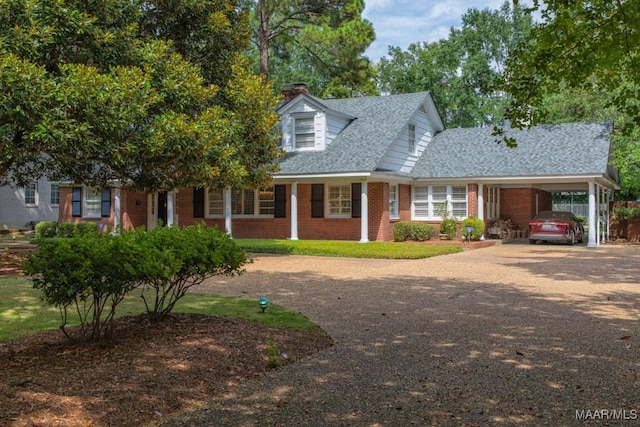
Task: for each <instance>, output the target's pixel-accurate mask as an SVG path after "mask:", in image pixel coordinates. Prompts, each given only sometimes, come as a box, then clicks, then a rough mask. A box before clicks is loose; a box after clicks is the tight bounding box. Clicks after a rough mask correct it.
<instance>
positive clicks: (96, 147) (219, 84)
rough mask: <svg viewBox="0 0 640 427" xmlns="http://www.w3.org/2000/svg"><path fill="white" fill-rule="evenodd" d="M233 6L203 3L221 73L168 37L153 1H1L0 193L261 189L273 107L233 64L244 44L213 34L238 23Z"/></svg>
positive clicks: (269, 154)
mask: <svg viewBox="0 0 640 427" xmlns="http://www.w3.org/2000/svg"><path fill="white" fill-rule="evenodd" d="M171 3H172V4H178V3H180V4H182V6H183V7H184V9H185V10H187V9H190V10H199V9H198V7H199V6H198V3H199V4H202V3H203V2H192V1H187V0H185V1H183V2H171ZM211 5H216V7H218V9H215V8H211ZM235 6H237V5H234V3H232V2H230V1H219V2H216V3H212V2H208V3H207V7H209V9H207V10H205V11H203V12H202V13H203V16H205V15H206V16H207V18H206V19H208V25H209V27H208V30H207V28H204V27H202V28H198V30H197V32H198V34H199V42H206V43H205V44H206V46H207V47H208V48H210V49H215V50H213V51H211V50H210V51H209V55H210V56H211V57H214V58H216V61H217V63H216V65H217V67H219V69H222V70H223V71H224V73H220V72H218V71H217V70H216V69H214V67H211V66H209V68H205V67H204V66H203V64H204V63H205V59H204V58H203V57H199V56H198V55H197V54H195V53H193V52H197V51H198V52H201V53H202V52H203V51H202V50H198V48H197V47H196V46H195V45H190V44H189V40H190V38H189V31H185V33H184V37H182V38H180V39H179V38H178V37H175V39H176V40H173V39H169V38H168V37H169V35H168V34H165V32H164V28H163V27H161V25H160V23H161V20H158V19H157V16H156V17H153V18H150V14H151V13H153V12H155V11H156V5H155V3H153V2H148V1H144V0H137V1H131V0H109V1H102V2H86V1H82V0H6V1H3V2H2V3H0V183H4V184H6V183H10V184H15V185H23V184H25V183H27V182H29V181H32V180H35V179H37V178H40V177H42V176H49V177H50V178H51V179H66V180H71V181H74V182H76V183H85V184H88V185H95V186H104V185H108V183H109V182H111V181H112V180H116V179H117V180H121V181H123V182H124V183H125V184H128V185H131V186H134V187H136V188H139V189H143V190H155V189H161V188H175V187H181V186H191V185H212V186H220V187H223V186H231V185H232V184H233V185H238V183H242V184H246V185H259V184H260V181H262V180H264V179H265V176H266V175H267V174H268V172H269V171H270V170H272V169H273V164H274V159H275V158H276V157H277V149H276V140H275V137H274V135H273V134H272V133H271V129H272V128H273V125H274V124H275V122H276V120H277V117H276V116H275V114H274V113H273V112H272V107H273V106H274V105H275V103H276V102H277V100H276V99H275V97H274V96H273V95H272V94H271V91H270V89H269V88H268V87H267V88H265V87H264V86H263V85H262V81H261V80H260V79H259V78H257V77H255V76H253V75H251V73H250V72H249V71H248V64H247V63H246V61H242V60H241V59H240V57H239V51H240V50H242V49H243V48H244V47H245V46H246V43H247V41H248V40H247V39H245V41H244V44H243V43H241V41H240V40H239V39H231V41H230V42H229V43H228V44H226V42H225V40H226V39H225V37H224V34H221V32H220V31H219V30H217V28H218V27H220V28H226V29H229V28H230V27H234V26H235V24H236V23H241V22H243V21H242V19H245V21H244V22H245V23H246V16H245V17H244V18H242V17H241V16H240V15H238V16H237V18H236V17H235V15H234V13H233V12H230V11H234V10H236V9H237V7H235ZM147 14H149V15H147ZM167 17H168V15H167ZM178 17H179V15H178V14H174V15H173V18H176V19H177V18H178ZM152 19H156V21H155V22H156V24H157V25H156V30H149V28H150V27H151V24H150V22H151V21H152ZM167 20H169V19H167ZM201 21H202V22H204V21H205V19H204V18H203V19H202V20H201ZM246 26H247V24H245V27H246ZM194 43H195V42H194ZM195 44H197V43H195ZM252 112H255V113H256V114H255V115H253V114H251V113H252ZM248 136H251V137H250V138H247V137H248Z"/></svg>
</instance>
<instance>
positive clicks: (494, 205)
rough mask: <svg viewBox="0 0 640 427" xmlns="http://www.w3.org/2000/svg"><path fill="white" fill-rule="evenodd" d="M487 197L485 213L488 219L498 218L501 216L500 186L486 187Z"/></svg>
mask: <svg viewBox="0 0 640 427" xmlns="http://www.w3.org/2000/svg"><path fill="white" fill-rule="evenodd" d="M486 188H487V198H486V201H485V210H484V211H485V214H486V215H487V219H488V220H494V219H498V218H499V217H500V188H499V187H486Z"/></svg>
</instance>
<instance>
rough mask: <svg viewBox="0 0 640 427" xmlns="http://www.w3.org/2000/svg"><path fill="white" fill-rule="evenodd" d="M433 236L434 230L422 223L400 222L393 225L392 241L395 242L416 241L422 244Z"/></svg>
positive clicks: (429, 225)
mask: <svg viewBox="0 0 640 427" xmlns="http://www.w3.org/2000/svg"><path fill="white" fill-rule="evenodd" d="M434 235H435V229H434V228H433V226H432V225H431V224H425V223H423V222H409V221H400V222H396V223H395V224H394V225H393V239H394V240H395V241H396V242H405V241H407V240H416V241H419V242H424V241H425V240H429V239H431V238H432V237H433V236H434Z"/></svg>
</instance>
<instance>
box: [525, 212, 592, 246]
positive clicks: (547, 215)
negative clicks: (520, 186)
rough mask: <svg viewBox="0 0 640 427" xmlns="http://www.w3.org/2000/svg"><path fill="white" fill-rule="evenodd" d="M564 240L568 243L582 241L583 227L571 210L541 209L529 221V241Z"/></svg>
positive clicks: (532, 242) (534, 242) (533, 243)
mask: <svg viewBox="0 0 640 427" xmlns="http://www.w3.org/2000/svg"><path fill="white" fill-rule="evenodd" d="M539 240H540V241H543V242H564V243H567V244H569V245H573V244H574V243H576V242H578V243H582V242H583V241H584V227H583V226H582V223H581V222H580V220H579V219H578V217H576V216H575V215H574V214H573V213H571V212H564V211H543V212H540V213H538V215H536V216H535V217H534V218H533V219H532V220H531V221H530V222H529V243H531V244H532V245H535V244H536V243H537V242H538V241H539Z"/></svg>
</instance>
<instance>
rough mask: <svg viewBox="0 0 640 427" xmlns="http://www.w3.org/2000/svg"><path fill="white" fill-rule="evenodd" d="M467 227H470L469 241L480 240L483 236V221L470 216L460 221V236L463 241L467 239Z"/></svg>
mask: <svg viewBox="0 0 640 427" xmlns="http://www.w3.org/2000/svg"><path fill="white" fill-rule="evenodd" d="M467 226H471V227H472V230H471V240H480V238H481V237H482V236H483V235H484V221H483V220H481V219H480V218H476V217H473V216H470V217H468V218H465V219H464V220H462V224H461V230H462V236H463V237H464V238H465V239H468V238H469V233H468V232H467Z"/></svg>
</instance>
